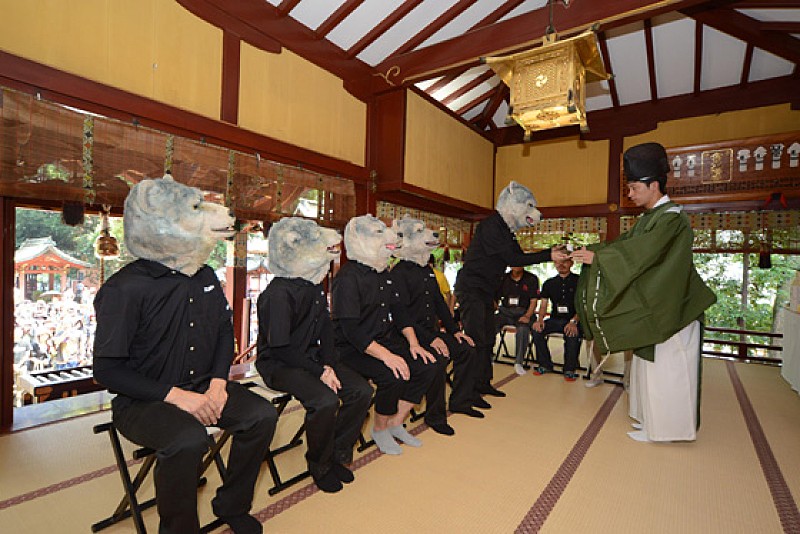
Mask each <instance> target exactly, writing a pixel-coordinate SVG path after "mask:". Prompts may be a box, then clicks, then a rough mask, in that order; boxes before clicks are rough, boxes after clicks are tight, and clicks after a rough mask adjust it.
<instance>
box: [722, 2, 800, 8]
mask: <svg viewBox="0 0 800 534" xmlns="http://www.w3.org/2000/svg"><path fill="white" fill-rule="evenodd" d="M733 7H735V8H736V9H781V8H792V7H800V0H763V1H761V0H755V1H751V2H746V1H745V2H736V3H735V4H734V5H733Z"/></svg>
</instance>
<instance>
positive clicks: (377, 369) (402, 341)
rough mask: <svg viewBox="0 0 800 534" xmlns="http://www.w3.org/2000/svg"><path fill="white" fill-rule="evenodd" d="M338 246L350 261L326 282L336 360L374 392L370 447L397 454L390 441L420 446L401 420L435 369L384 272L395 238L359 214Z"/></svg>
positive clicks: (367, 216) (397, 451)
mask: <svg viewBox="0 0 800 534" xmlns="http://www.w3.org/2000/svg"><path fill="white" fill-rule="evenodd" d="M344 245H345V249H346V251H347V257H348V259H349V260H350V261H348V262H347V263H345V264H344V265H343V266H342V268H341V269H339V272H338V273H337V275H336V277H334V279H333V283H332V284H331V286H332V287H331V299H332V307H333V309H332V316H333V322H334V327H335V335H336V346H337V348H338V349H339V351H340V354H341V357H342V361H343V362H344V363H346V364H347V365H348V366H350V367H351V368H352V369H354V370H355V371H356V372H358V373H360V374H361V375H362V376H364V377H366V378H369V379H371V380H372V382H373V383H374V384H375V386H376V388H377V389H376V392H375V423H374V425H373V428H372V438H373V439H374V440H375V444H376V445H377V446H378V448H379V449H380V450H381V451H382V452H383V453H385V454H401V453H402V452H403V451H402V449H401V448H400V446H399V445H398V444H397V442H396V441H395V439H398V440H400V441H401V442H403V443H405V444H406V445H410V446H412V447H419V446H421V445H422V441H420V440H419V438H416V437H414V436H412V435H411V434H410V433H409V432H408V431H407V430H406V429H405V428H403V421H404V420H405V418H406V417H407V416H408V414H409V412H410V411H411V408H413V407H414V405H416V404H419V403H420V401H421V400H422V396H423V394H424V393H425V392H426V391H427V390H428V388H429V387H430V385H431V382H432V381H433V379H434V377H435V375H436V373H437V372H438V371H439V368H438V366H437V365H436V359H435V358H434V357H433V355H432V354H430V353H429V352H428V351H426V350H425V349H424V348H423V347H421V346H420V343H419V341H418V340H417V336H416V334H415V332H414V328H413V323H412V322H411V320H410V318H409V317H408V316H407V313H406V310H405V307H404V306H403V305H402V304H401V302H400V299H399V296H398V294H397V291H396V290H395V288H394V283H393V282H392V280H391V278H390V277H389V273H388V272H387V267H388V261H389V257H390V256H391V255H392V253H393V252H395V251H396V250H397V249H398V248H399V246H400V245H399V243H398V237H397V234H396V233H395V232H394V231H393V230H392V229H390V228H387V227H386V225H385V224H383V222H381V221H380V220H379V219H377V218H375V217H373V216H372V215H362V216H360V217H354V218H352V219H350V222H348V223H347V226H346V227H345V230H344Z"/></svg>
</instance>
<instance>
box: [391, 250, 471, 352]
mask: <svg viewBox="0 0 800 534" xmlns="http://www.w3.org/2000/svg"><path fill="white" fill-rule="evenodd" d="M389 276H390V277H391V279H392V280H394V283H395V286H396V290H397V292H398V294H399V295H400V302H401V303H402V304H403V305H405V307H406V310H407V312H408V315H409V317H410V318H411V321H412V323H413V325H414V331H415V332H416V334H417V338H418V339H419V341H420V342H421V343H423V344H425V345H430V343H431V341H433V340H434V339H436V338H437V337H439V335H440V334H439V326H438V322H439V321H440V320H441V321H442V325H443V326H444V328H445V330H446V331H447V332H448V333H449V334H455V333H456V332H458V330H459V328H458V325H457V324H456V322H455V320H454V319H453V316H452V315H451V314H450V308H448V307H447V303H446V302H445V301H444V297H443V296H442V293H441V291H439V284H438V282H437V281H436V274H434V272H433V269H431V268H430V267H429V266H424V267H423V266H421V265H418V264H416V263H414V262H412V261H407V260H403V261H401V262H399V263H398V264H397V265H395V266H394V267H392V270H391V272H390V273H389Z"/></svg>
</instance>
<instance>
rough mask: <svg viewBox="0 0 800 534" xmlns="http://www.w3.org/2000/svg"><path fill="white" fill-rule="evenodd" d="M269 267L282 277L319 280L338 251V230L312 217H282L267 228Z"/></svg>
mask: <svg viewBox="0 0 800 534" xmlns="http://www.w3.org/2000/svg"><path fill="white" fill-rule="evenodd" d="M268 240H269V245H268V246H269V270H270V271H272V272H273V274H275V276H280V277H283V278H302V279H304V280H308V281H309V282H311V283H312V284H319V283H320V282H322V279H323V278H325V275H327V274H328V271H329V270H330V266H331V260H333V259H335V258H336V257H337V256H338V255H339V251H340V248H339V244H340V243H341V242H342V237H341V236H340V235H339V232H337V231H336V230H332V229H330V228H322V227H320V226H319V225H318V224H317V223H315V222H314V221H310V220H308V219H301V218H300V217H285V218H283V219H281V220H280V221H278V222H276V223H275V224H273V225H272V227H271V228H270V229H269V238H268Z"/></svg>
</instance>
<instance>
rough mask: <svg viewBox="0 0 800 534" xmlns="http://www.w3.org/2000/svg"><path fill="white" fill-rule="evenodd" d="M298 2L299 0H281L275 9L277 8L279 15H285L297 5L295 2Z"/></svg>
mask: <svg viewBox="0 0 800 534" xmlns="http://www.w3.org/2000/svg"><path fill="white" fill-rule="evenodd" d="M299 3H300V0H283V1H282V2H281V3H280V4H278V7H277V8H276V9H277V10H278V13H279V14H280V16H281V17H285V16H287V15H288V14H289V12H290V11H291V10H293V9H294V8H295V7H297V4H299Z"/></svg>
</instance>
